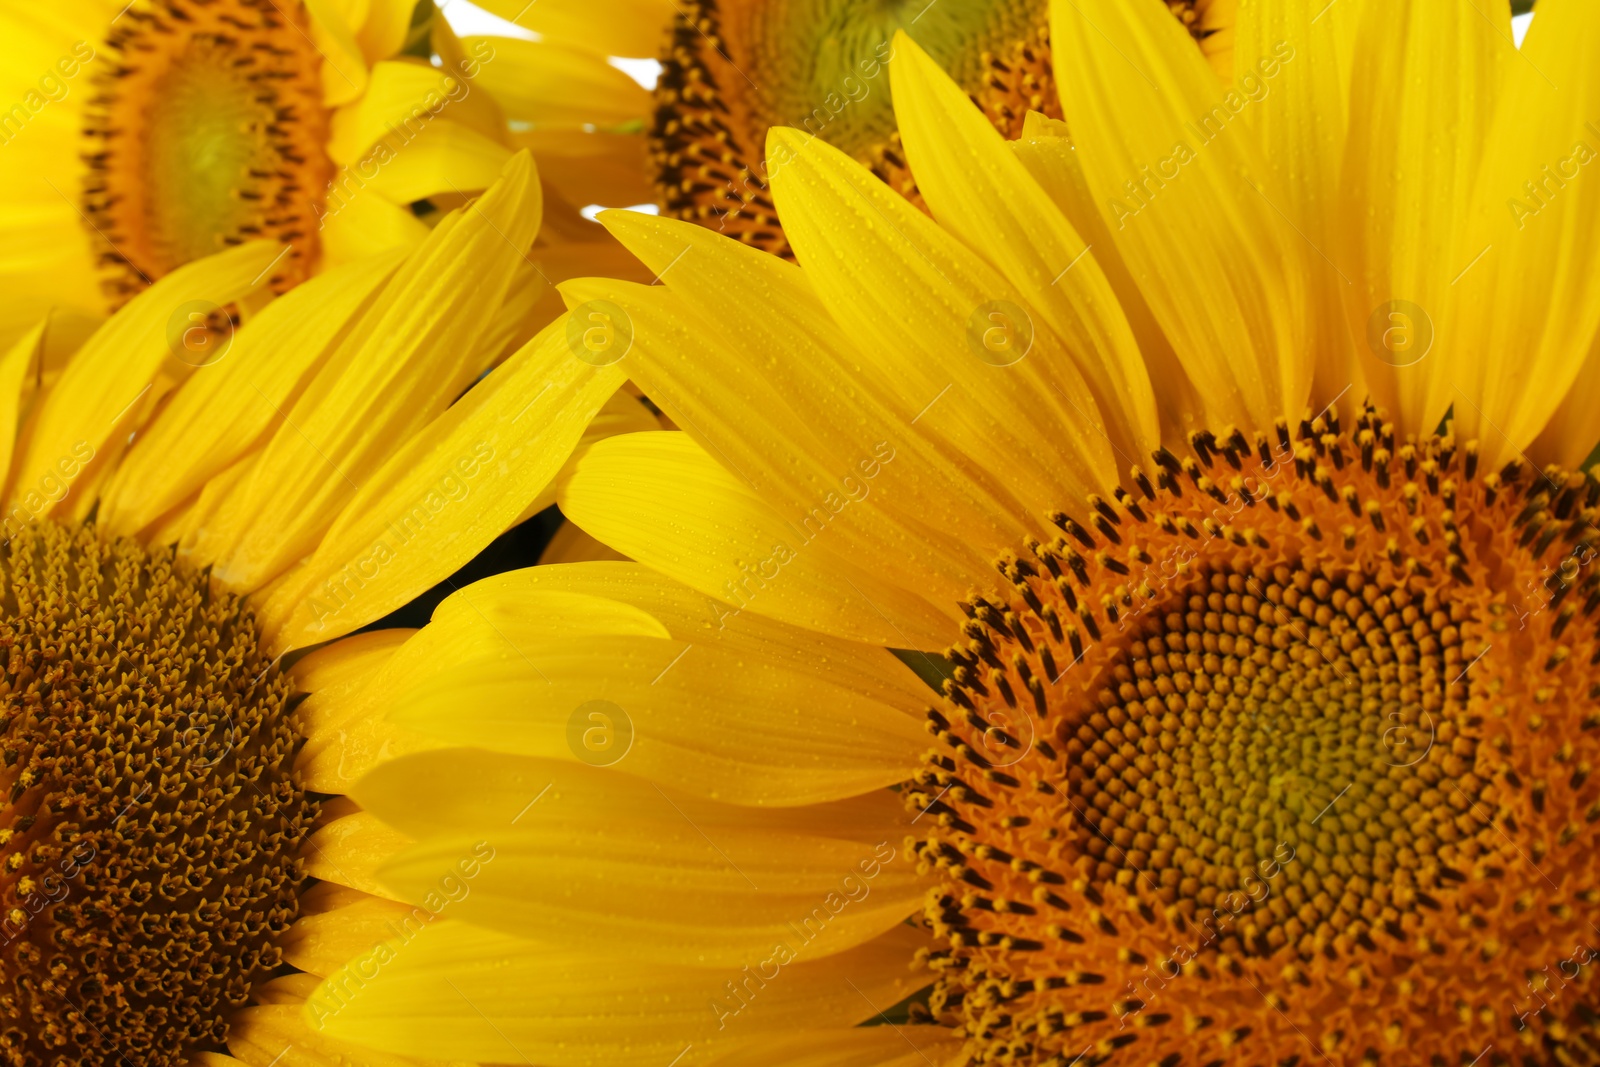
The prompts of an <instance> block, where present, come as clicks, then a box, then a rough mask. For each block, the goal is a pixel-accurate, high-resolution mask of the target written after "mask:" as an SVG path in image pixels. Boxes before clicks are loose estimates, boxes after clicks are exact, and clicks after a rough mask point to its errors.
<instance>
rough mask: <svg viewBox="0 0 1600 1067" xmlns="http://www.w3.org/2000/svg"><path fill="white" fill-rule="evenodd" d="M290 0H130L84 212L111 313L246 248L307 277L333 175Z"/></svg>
mask: <svg viewBox="0 0 1600 1067" xmlns="http://www.w3.org/2000/svg"><path fill="white" fill-rule="evenodd" d="M310 34H311V29H310V26H309V24H308V22H307V19H306V17H305V14H304V10H303V8H302V6H301V4H300V2H299V0H293V2H291V3H282V4H279V3H275V2H273V0H159V2H158V0H137V2H135V3H134V4H133V5H132V6H130V7H129V8H128V9H127V10H126V11H124V12H123V13H122V14H121V15H119V16H118V17H117V19H116V21H115V22H114V23H113V24H112V28H111V34H110V41H109V49H108V54H109V62H108V64H107V66H106V68H105V69H104V71H103V72H102V73H101V74H100V75H99V77H98V78H97V84H96V87H95V88H96V92H95V97H94V99H93V100H92V101H91V102H90V104H89V107H88V110H87V114H86V118H85V130H86V133H87V137H88V141H89V144H88V148H87V150H86V153H85V160H86V161H87V163H88V164H89V174H88V177H87V179H86V180H85V183H84V192H83V204H84V214H85V217H86V218H87V220H88V226H89V234H90V238H91V240H92V241H93V242H94V245H95V249H96V254H97V256H98V258H99V261H100V264H101V267H102V270H103V272H104V280H103V286H104V288H105V290H106V293H107V296H108V298H109V299H110V300H111V302H112V304H113V306H118V305H120V304H122V303H123V302H125V301H126V300H127V299H128V298H130V297H131V296H133V295H134V294H136V293H138V292H139V291H140V290H141V289H143V288H144V287H145V286H146V285H148V284H149V283H150V282H152V281H154V280H155V279H156V278H159V277H160V276H161V275H163V274H166V273H167V272H169V271H171V270H173V269H174V268H176V267H179V266H182V265H183V264H185V263H188V262H190V261H191V260H195V259H199V258H201V257H203V256H208V255H213V254H215V253H217V252H220V251H222V250H223V249H224V248H226V247H227V246H229V245H236V244H240V243H242V242H244V241H246V240H251V239H254V238H270V239H273V240H277V241H281V242H283V243H284V244H286V245H288V246H289V247H290V249H291V251H290V254H289V255H287V256H285V257H284V258H283V259H282V260H280V261H279V262H278V263H277V264H276V265H275V268H274V269H275V272H276V273H275V274H274V277H273V284H274V286H275V287H277V288H279V289H283V288H287V287H288V286H291V285H293V284H294V283H295V282H297V281H299V280H300V279H301V278H303V277H304V276H306V275H307V274H308V273H309V272H310V271H311V270H312V268H313V267H314V266H315V261H316V257H317V254H318V240H317V229H316V217H317V212H316V210H315V207H316V205H317V204H318V203H320V200H321V197H322V196H323V194H324V190H325V189H326V188H327V184H328V181H329V178H330V177H331V175H332V173H333V166H332V164H331V163H330V161H329V160H328V157H327V153H326V150H325V148H324V145H325V142H326V138H327V127H328V118H327V112H326V110H325V109H324V107H323V105H322V85H321V70H322V58H321V56H320V55H319V53H318V51H317V48H316V45H315V44H313V43H312V39H311V36H310Z"/></svg>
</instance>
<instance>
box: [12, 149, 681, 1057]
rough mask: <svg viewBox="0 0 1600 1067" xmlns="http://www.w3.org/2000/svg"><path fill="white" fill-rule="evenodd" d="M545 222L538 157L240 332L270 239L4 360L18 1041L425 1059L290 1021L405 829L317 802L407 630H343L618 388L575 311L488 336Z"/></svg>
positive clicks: (490, 531) (564, 441)
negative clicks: (581, 340)
mask: <svg viewBox="0 0 1600 1067" xmlns="http://www.w3.org/2000/svg"><path fill="white" fill-rule="evenodd" d="M538 223H539V190H538V185H537V182H536V179H535V177H534V173H533V168H532V165H531V162H530V160H529V159H528V157H527V155H526V153H520V154H518V155H516V156H514V157H513V158H512V159H511V160H510V162H508V164H507V165H506V170H505V175H504V177H503V178H501V179H500V180H499V181H498V182H497V183H496V184H495V185H493V186H492V187H491V188H490V189H489V190H488V192H487V193H486V194H485V195H484V196H483V197H482V198H481V199H479V200H477V201H475V202H473V203H472V204H471V205H470V206H469V207H467V208H466V209H464V210H462V211H458V212H453V213H451V214H450V215H449V216H447V217H446V218H444V219H442V220H441V221H440V222H439V223H438V224H437V226H435V227H434V228H433V230H432V231H431V232H430V233H429V234H428V236H427V237H426V238H425V239H424V240H423V241H422V243H421V244H420V245H419V246H418V247H417V248H416V249H415V250H414V251H412V252H410V253H409V254H406V253H399V252H394V253H388V254H385V255H380V256H377V257H372V258H367V259H363V260H358V261H355V262H353V263H350V264H348V265H345V266H342V267H339V268H335V269H332V270H329V271H326V272H324V273H322V274H320V275H318V276H317V277H315V278H313V279H310V280H308V281H306V282H305V283H303V284H302V285H300V286H298V287H296V288H295V289H294V290H293V291H291V292H290V293H288V294H287V295H285V296H282V297H279V298H277V299H276V300H272V301H270V302H268V303H266V304H265V306H264V308H263V309H262V310H260V311H259V312H257V313H255V314H254V315H252V316H250V317H249V318H248V319H247V320H246V322H245V323H244V324H243V325H242V326H241V327H239V328H238V329H237V331H236V332H223V333H220V334H219V333H214V332H211V331H210V330H208V328H207V323H208V309H216V308H218V307H219V306H222V305H234V304H239V303H249V300H248V298H249V297H250V296H251V295H252V294H254V293H257V292H258V291H259V290H261V289H263V288H265V287H267V286H268V285H269V284H270V279H271V276H272V271H273V265H274V264H275V263H276V262H277V261H278V255H279V253H280V248H279V247H277V246H276V245H274V244H272V243H270V242H263V241H256V242H249V243H246V244H243V245H240V246H239V247H237V248H234V249H231V250H229V251H226V252H223V253H220V254H217V255H214V256H210V257H207V258H204V259H200V260H197V261H195V262H194V263H190V264H187V265H184V266H180V267H178V268H176V269H175V270H173V271H171V272H170V273H168V274H167V275H165V276H164V277H162V278H161V279H159V280H157V281H155V282H154V283H153V284H152V285H151V286H150V287H149V288H148V289H146V290H144V291H143V292H141V293H139V294H138V295H136V296H134V297H133V298H132V299H131V300H130V301H129V302H128V304H127V305H126V306H125V307H124V308H123V309H122V310H121V311H119V312H117V313H116V314H115V315H113V316H112V317H111V318H110V319H109V320H108V321H107V322H106V323H105V325H103V326H101V327H100V328H99V329H98V330H96V331H95V332H94V333H93V334H92V335H90V336H89V337H88V338H87V339H83V340H82V343H81V344H79V343H78V341H79V339H78V338H76V337H75V336H74V335H73V333H72V331H71V329H70V325H69V326H63V325H62V321H61V319H60V317H59V316H50V317H47V318H46V319H45V320H44V321H43V322H41V323H39V324H38V325H37V326H35V327H34V328H33V329H32V330H30V331H29V332H28V333H27V334H26V335H25V336H24V337H23V339H22V340H21V341H20V342H18V344H16V345H15V346H14V347H13V348H11V349H10V350H9V352H8V353H7V354H6V355H5V356H4V358H3V360H0V375H3V382H4V386H3V391H0V418H3V420H4V427H5V428H4V433H3V434H0V439H3V440H4V442H5V444H4V461H3V468H4V470H5V471H6V475H5V479H4V480H5V484H6V486H7V488H6V491H5V501H6V505H5V511H4V514H3V516H0V525H3V527H4V533H3V538H4V539H3V541H0V588H3V589H4V605H5V606H4V611H3V613H0V616H3V617H0V644H3V647H4V648H5V649H6V655H5V659H6V664H5V667H4V692H5V694H6V697H5V713H4V720H3V723H4V725H3V727H0V732H3V735H4V745H3V749H4V757H5V758H4V769H3V770H0V781H3V782H4V785H5V793H4V805H5V806H4V808H3V810H0V1063H5V1064H10V1065H14V1067H44V1065H51V1064H59V1065H65V1064H72V1065H75V1067H98V1065H108V1067H109V1065H113V1064H126V1063H130V1062H134V1063H139V1064H141V1065H147V1067H177V1065H183V1064H189V1063H193V1064H197V1065H203V1067H217V1065H221V1064H230V1063H235V1064H236V1063H239V1062H241V1061H242V1062H243V1063H247V1064H251V1065H253V1067H258V1065H264V1064H267V1063H285V1064H291V1065H293V1064H307V1063H313V1062H314V1063H326V1062H332V1061H334V1060H336V1061H337V1062H340V1063H347V1064H358V1063H359V1064H368V1065H373V1067H376V1065H378V1064H401V1063H411V1062H413V1061H411V1060H409V1059H404V1058H401V1059H395V1058H393V1057H388V1058H384V1057H379V1058H366V1057H365V1055H364V1054H361V1053H359V1051H357V1050H352V1049H349V1048H346V1047H344V1046H342V1045H340V1044H338V1043H329V1042H328V1041H326V1040H325V1039H322V1038H320V1037H319V1036H318V1035H316V1034H314V1033H310V1032H309V1031H307V1030H306V1028H305V1027H304V1026H302V1025H301V1024H300V1022H299V1020H300V1005H301V1004H302V1003H303V1002H304V1000H305V997H306V994H307V992H308V991H309V990H310V989H311V988H314V987H315V986H316V985H317V983H318V981H319V980H320V976H321V975H323V974H326V973H328V972H329V971H330V970H331V969H332V967H333V966H334V964H333V963H330V962H328V961H329V960H336V961H337V962H343V958H342V957H340V956H339V953H340V951H341V949H342V946H344V945H345V943H346V942H345V940H343V938H344V933H345V931H344V929H343V927H342V926H341V925H340V923H339V922H338V921H337V920H338V919H339V918H340V917H341V916H342V915H345V914H349V909H355V910H357V911H364V912H365V913H379V912H382V910H383V908H384V907H385V905H384V902H383V901H381V900H379V899H377V898H374V897H370V896H368V895H367V894H366V893H364V892H362V887H363V886H365V885H367V884H369V880H366V875H365V873H364V871H365V867H367V866H370V865H372V864H373V863H375V862H377V860H378V859H379V858H381V857H382V856H383V855H384V854H385V849H386V848H392V847H393V841H394V839H393V835H392V834H388V833H386V832H383V831H381V830H379V829H377V828H374V827H373V826H372V825H371V824H370V819H369V818H368V817H367V816H365V815H364V814H363V813H361V812H359V811H358V810H357V809H356V808H355V807H354V805H352V804H351V803H350V802H349V801H348V800H346V799H344V798H343V797H339V796H333V795H331V794H336V793H338V792H340V790H339V788H338V787H339V784H340V781H339V779H338V776H337V774H335V773H331V772H330V771H329V770H328V769H327V768H329V767H332V768H336V767H338V766H339V765H340V763H341V762H342V760H343V758H344V753H345V752H346V750H347V748H348V747H349V746H353V745H355V744H356V743H357V742H356V741H355V740H354V735H355V734H356V733H358V732H359V730H360V728H361V727H362V725H363V724H362V722H361V721H360V720H359V719H357V720H354V721H352V720H351V719H349V718H348V717H344V718H340V719H339V720H338V721H336V722H329V721H327V720H326V719H325V717H324V716H325V713H326V711H327V709H329V708H335V709H342V708H344V707H345V706H346V705H345V704H341V703H340V701H341V699H343V696H344V694H345V693H346V692H347V690H348V689H349V687H350V686H351V685H352V684H355V683H357V682H359V680H360V679H361V677H362V672H363V670H364V669H365V668H366V667H367V666H369V665H370V664H372V663H374V662H376V654H377V652H378V651H381V650H383V649H385V648H388V647H392V646H393V645H395V644H396V643H397V641H396V636H397V634H396V632H395V631H387V630H378V631H375V632H370V633H363V634H360V635H358V636H355V637H350V638H347V639H345V640H335V639H336V638H339V637H341V635H344V634H348V633H350V632H351V631H353V630H355V629H357V628H358V627H362V626H365V625H366V624H368V623H371V622H372V621H373V620H375V619H378V618H380V617H382V616H384V615H385V614H386V613H388V612H389V611H391V610H392V609H393V608H395V607H396V606H398V605H400V604H403V603H405V602H406V601H408V600H410V599H411V598H412V597H414V596H415V595H417V594H418V593H419V592H421V591H423V590H425V589H427V588H429V587H430V586H432V585H434V584H436V583H438V582H440V581H443V580H446V579H448V577H449V575H450V574H451V573H452V572H453V571H454V570H455V569H456V568H458V567H459V566H461V565H462V564H463V563H465V562H466V561H467V560H469V559H470V558H471V557H472V556H473V555H474V554H475V553H477V552H478V551H479V550H480V549H482V548H483V547H484V545H486V544H487V543H488V542H489V541H490V540H491V539H492V538H493V537H495V536H496V535H497V534H498V533H500V531H502V530H503V529H505V528H506V527H507V526H509V525H510V524H511V523H512V522H513V521H514V520H515V519H516V518H517V516H518V515H519V514H520V513H521V512H522V511H523V510H524V509H525V508H527V507H529V506H530V505H533V504H535V502H536V500H537V498H538V497H539V496H540V495H541V493H543V492H544V490H545V487H546V486H547V485H548V483H550V481H551V480H552V479H553V478H554V476H555V474H556V473H557V471H559V470H560V468H561V466H562V464H563V463H564V462H565V461H566V460H567V458H568V456H569V455H570V454H571V452H572V450H573V449H574V447H576V446H577V445H578V444H579V443H580V440H581V438H582V435H583V434H584V433H585V432H586V428H587V427H588V426H589V423H590V418H591V416H593V415H595V413H596V412H597V411H599V410H600V409H601V408H602V405H606V404H607V402H608V399H609V398H610V397H611V395H612V393H613V392H614V391H615V390H616V388H617V386H618V385H619V384H620V383H621V378H622V374H621V372H620V371H619V370H618V369H616V368H615V367H607V366H601V365H598V362H599V361H597V360H596V359H594V358H592V357H591V358H588V359H584V360H580V359H577V358H574V352H575V351H587V350H575V349H573V348H572V347H570V346H569V343H568V341H567V337H566V333H565V328H566V323H564V322H558V323H556V324H555V325H554V326H553V327H552V328H551V329H550V330H547V331H546V332H545V333H544V334H543V335H542V336H541V338H539V339H537V340H535V341H534V342H533V343H531V344H529V345H527V346H525V347H523V348H521V349H520V350H518V351H517V352H515V353H514V354H512V355H510V356H509V358H503V352H502V348H503V346H504V345H505V343H506V338H505V325H504V323H503V321H502V319H503V311H504V307H505V303H506V300H507V293H508V290H509V288H510V285H511V278H512V276H513V274H514V270H513V268H514V267H515V266H516V265H518V264H520V263H522V262H523V260H524V257H525V256H526V255H527V248H528V247H529V246H530V245H531V243H532V241H533V238H534V233H535V231H536V230H537V228H538ZM443 293H449V294H451V298H450V299H449V300H448V301H444V300H441V299H439V298H440V296H441V294H443ZM502 358H503V362H502ZM496 362H499V366H498V367H497V368H496V369H495V370H494V371H493V372H492V373H489V374H488V375H487V376H486V377H485V376H483V375H484V371H485V369H486V368H488V367H489V366H491V365H492V364H495V363H496ZM480 378H481V380H478V379H480ZM475 380H478V381H477V384H476V385H472V383H473V382H474V381H475ZM469 385H471V388H470V390H468V386H469ZM463 391H465V395H464V396H462V395H461V394H462V393H463ZM458 396H460V399H459V400H457V399H456V398H457V397H458ZM621 399H622V400H623V401H625V402H626V405H631V406H632V407H633V408H634V409H635V414H634V416H633V418H632V421H631V423H627V419H626V416H625V411H626V406H625V405H619V404H612V406H611V408H609V409H608V417H609V419H610V422H611V423H612V424H616V423H617V422H618V421H619V420H620V421H622V422H624V423H627V424H628V425H630V426H631V427H632V428H638V427H640V426H642V425H650V424H653V420H652V419H650V418H648V414H647V413H646V412H644V411H643V409H642V408H640V407H639V405H638V404H637V402H636V401H634V400H633V399H632V398H631V397H626V396H623V397H622V398H621ZM398 636H402V637H403V636H404V632H400V633H399V635H398ZM330 642H331V643H330ZM312 646H318V647H317V648H316V651H314V652H312V653H311V654H310V655H309V656H305V657H304V658H299V659H298V662H295V663H294V668H293V674H292V675H291V673H289V672H288V671H286V670H285V669H284V664H285V663H286V662H287V661H288V658H289V657H291V656H295V657H298V651H299V650H305V649H308V648H310V647H312ZM303 692H309V693H311V696H310V697H309V698H307V699H306V700H305V702H304V703H303V704H301V705H300V706H299V707H298V708H297V707H296V706H295V701H296V700H298V697H296V694H297V693H303ZM292 698H293V699H292ZM469 858H470V857H469ZM308 877H309V878H311V879H315V880H316V881H315V882H314V883H313V882H311V881H308ZM407 914H408V916H409V915H410V914H411V913H410V912H409V911H408V912H407ZM416 914H417V915H420V916H422V919H418V918H415V917H412V919H411V921H423V920H426V921H432V920H433V918H435V916H434V914H433V913H427V914H425V915H424V914H423V913H421V912H417V913H416ZM297 915H298V916H300V918H299V920H298V921H297ZM330 918H331V919H332V920H334V921H330ZM290 1047H293V1049H294V1050H295V1051H294V1052H293V1054H292V1055H290V1053H289V1049H290ZM225 1049H226V1050H228V1051H231V1053H232V1055H233V1056H235V1057H237V1059H232V1058H229V1056H228V1055H226V1054H225V1053H224V1050H225ZM319 1057H320V1058H319Z"/></svg>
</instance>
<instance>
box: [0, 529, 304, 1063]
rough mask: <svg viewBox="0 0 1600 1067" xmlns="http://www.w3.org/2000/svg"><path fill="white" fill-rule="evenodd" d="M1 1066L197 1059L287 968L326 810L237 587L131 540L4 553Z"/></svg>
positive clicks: (0, 617)
mask: <svg viewBox="0 0 1600 1067" xmlns="http://www.w3.org/2000/svg"><path fill="white" fill-rule="evenodd" d="M0 583H3V584H0V650H3V652H4V656H5V664H4V667H3V671H4V678H3V685H4V694H5V695H4V705H3V710H0V715H3V716H4V719H3V723H0V756H3V765H0V784H3V785H4V787H5V791H4V794H3V796H0V802H3V806H0V1063H4V1064H9V1065H11V1067H46V1065H52V1067H53V1065H66V1064H72V1065H74V1067H101V1065H105V1067H112V1065H126V1064H128V1063H130V1062H131V1063H137V1064H139V1065H140V1067H177V1065H180V1064H184V1063H187V1062H189V1059H190V1057H191V1056H192V1055H193V1054H194V1053H196V1052H199V1051H204V1050H217V1049H219V1048H220V1046H221V1042H222V1041H223V1039H224V1038H225V1037H226V1034H227V1022H226V1021H227V1017H228V1014H229V1012H230V1011H231V1010H232V1009H233V1008H235V1007H238V1006H239V1005H241V1004H243V1003H244V1001H245V998H246V997H247V996H248V994H249V992H250V989H251V986H252V983H253V982H255V981H256V980H258V979H260V978H262V977H264V976H266V975H268V974H269V973H270V972H271V971H272V970H273V969H274V968H276V967H277V966H278V965H279V962H280V957H279V954H278V951H277V949H276V948H275V947H274V943H273V942H274V939H275V938H276V937H277V936H278V935H279V934H281V933H282V932H283V931H284V930H286V929H287V928H288V926H289V923H290V922H291V920H292V919H293V918H294V915H295V910H296V891H297V887H298V884H299V882H300V881H301V878H302V873H301V866H300V861H299V859H298V849H299V845H300V842H301V840H302V839H303V838H304V836H305V835H306V833H307V832H308V829H309V826H310V822H311V819H312V818H313V817H314V807H313V805H312V804H311V803H310V802H309V801H308V800H307V798H306V796H305V794H304V792H303V791H302V790H301V789H300V788H299V787H298V786H297V785H296V784H295V782H294V780H293V778H292V777H291V774H290V765H291V763H292V760H293V757H294V752H295V741H294V735H293V732H292V731H291V729H290V727H289V725H288V722H287V718H286V715H285V713H284V705H285V701H286V699H287V693H288V687H287V683H286V681H285V680H284V678H283V677H282V676H281V675H280V674H279V673H278V671H277V669H276V667H275V666H273V665H272V664H271V663H269V662H267V661H265V660H264V659H263V658H262V656H261V653H260V651H259V649H258V647H257V640H258V639H257V632H256V627H255V622H254V620H253V619H252V618H251V616H250V615H249V613H248V612H246V611H245V610H244V608H243V606H242V604H241V603H240V602H239V601H238V600H237V599H236V598H234V597H231V596H226V595H216V594H213V593H210V592H208V588H207V580H206V579H205V578H204V577H203V576H201V575H198V574H195V573H193V572H191V571H188V570H187V569H185V568H183V567H181V566H180V565H178V564H176V563H175V562H174V561H173V560H172V559H171V558H170V556H169V555H167V554H156V555H152V554H149V553H147V552H146V551H145V550H144V549H143V548H141V547H139V546H138V545H136V544H135V543H134V542H131V541H126V540H124V541H118V542H116V543H115V544H111V545H107V544H104V543H102V542H101V541H99V540H98V539H97V538H96V536H95V534H94V532H93V531H92V530H88V529H67V528H64V527H60V526H56V525H53V524H38V525H33V526H29V527H26V528H24V529H22V530H21V531H20V532H18V533H16V534H15V535H13V536H12V537H11V538H10V539H9V540H8V541H7V542H6V543H5V544H4V546H3V547H0Z"/></svg>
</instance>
